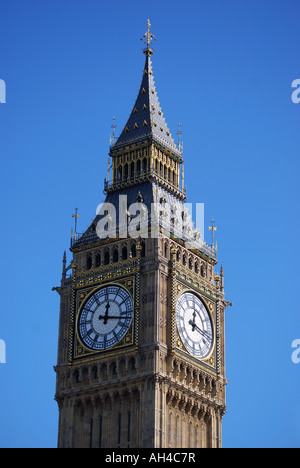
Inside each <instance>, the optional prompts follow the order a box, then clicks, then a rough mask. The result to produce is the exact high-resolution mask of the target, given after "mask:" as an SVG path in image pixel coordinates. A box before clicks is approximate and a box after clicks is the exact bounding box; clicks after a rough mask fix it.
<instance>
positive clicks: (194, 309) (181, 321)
mask: <svg viewBox="0 0 300 468" xmlns="http://www.w3.org/2000/svg"><path fill="white" fill-rule="evenodd" d="M176 318H177V328H178V331H179V334H180V337H181V340H182V342H183V344H184V346H185V348H186V349H187V351H188V352H189V353H190V354H191V355H192V356H194V357H196V358H197V359H204V358H205V357H207V356H208V355H209V353H210V352H211V350H212V347H213V340H214V338H213V326H212V322H211V318H210V315H209V313H208V311H207V309H206V307H205V305H204V304H203V302H202V301H201V299H200V298H199V297H198V296H197V295H196V294H194V293H192V292H186V293H184V294H182V295H181V296H180V298H179V300H178V302H177V310H176Z"/></svg>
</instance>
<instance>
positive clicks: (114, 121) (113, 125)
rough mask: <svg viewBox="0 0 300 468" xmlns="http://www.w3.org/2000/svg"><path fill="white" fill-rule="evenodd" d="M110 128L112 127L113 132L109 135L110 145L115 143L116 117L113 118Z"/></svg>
mask: <svg viewBox="0 0 300 468" xmlns="http://www.w3.org/2000/svg"><path fill="white" fill-rule="evenodd" d="M111 128H112V129H113V134H112V136H110V145H111V146H112V145H114V144H115V129H116V128H117V126H116V117H114V118H113V124H112V126H111Z"/></svg>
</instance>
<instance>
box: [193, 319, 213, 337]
mask: <svg viewBox="0 0 300 468" xmlns="http://www.w3.org/2000/svg"><path fill="white" fill-rule="evenodd" d="M189 324H190V325H192V327H193V331H195V329H196V330H198V331H199V332H200V333H201V335H203V336H204V338H207V339H209V340H210V339H211V336H210V335H209V334H208V333H206V332H205V331H204V330H201V328H199V327H198V326H197V325H196V323H194V322H192V321H191V320H190V321H189Z"/></svg>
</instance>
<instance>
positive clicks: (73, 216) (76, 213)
mask: <svg viewBox="0 0 300 468" xmlns="http://www.w3.org/2000/svg"><path fill="white" fill-rule="evenodd" d="M72 218H75V230H74V234H73V233H72V235H71V237H74V238H75V239H76V235H77V220H78V218H80V215H79V214H78V207H77V206H76V208H75V213H73V214H72Z"/></svg>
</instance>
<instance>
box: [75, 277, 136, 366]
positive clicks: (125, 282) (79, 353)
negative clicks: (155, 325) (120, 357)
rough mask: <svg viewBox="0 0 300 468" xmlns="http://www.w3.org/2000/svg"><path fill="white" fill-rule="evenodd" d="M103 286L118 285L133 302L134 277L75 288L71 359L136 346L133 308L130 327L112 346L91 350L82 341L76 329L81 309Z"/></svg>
mask: <svg viewBox="0 0 300 468" xmlns="http://www.w3.org/2000/svg"><path fill="white" fill-rule="evenodd" d="M103 286H119V287H121V288H123V289H124V290H126V291H127V292H128V294H129V295H130V297H131V300H132V303H133V304H135V302H136V301H135V300H134V293H135V277H134V276H131V277H127V278H123V279H119V280H118V281H115V282H111V281H106V282H102V283H100V284H99V285H98V286H97V287H96V288H94V287H91V288H80V289H78V290H76V292H75V294H76V295H77V298H76V299H75V301H74V304H76V310H75V317H76V320H75V323H74V332H73V334H74V344H73V359H78V358H82V357H92V356H94V355H97V354H99V353H100V354H101V355H103V354H104V353H107V354H111V353H112V354H113V353H114V352H115V351H116V350H120V351H121V350H124V351H126V350H128V348H132V347H133V348H134V349H136V347H137V335H136V330H137V323H138V319H139V316H138V311H136V310H134V314H133V319H132V322H131V324H130V327H129V329H128V331H127V333H126V334H125V336H124V337H123V338H122V340H120V341H119V342H118V343H117V344H115V345H114V346H112V347H111V348H109V349H107V350H104V351H96V350H92V349H90V348H89V347H87V346H86V345H85V344H84V342H83V341H82V339H81V337H80V334H79V331H78V328H79V327H78V320H79V317H80V314H81V312H82V310H83V307H84V305H85V304H86V302H87V301H88V299H89V298H90V297H92V296H93V294H95V292H97V291H99V289H101V288H102V287H103Z"/></svg>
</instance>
